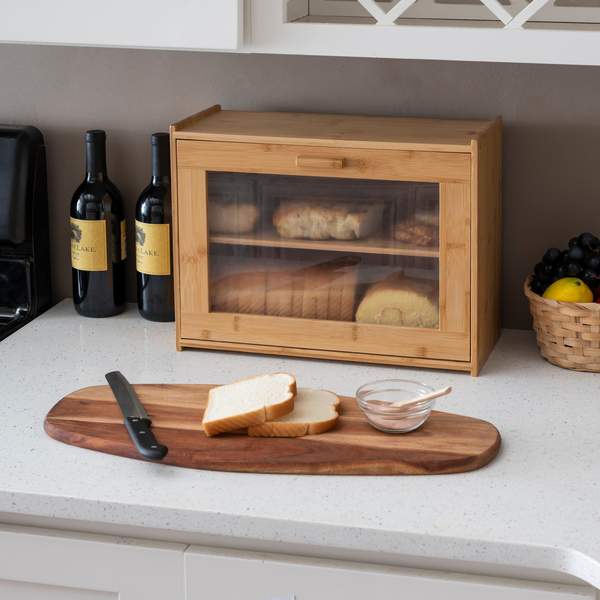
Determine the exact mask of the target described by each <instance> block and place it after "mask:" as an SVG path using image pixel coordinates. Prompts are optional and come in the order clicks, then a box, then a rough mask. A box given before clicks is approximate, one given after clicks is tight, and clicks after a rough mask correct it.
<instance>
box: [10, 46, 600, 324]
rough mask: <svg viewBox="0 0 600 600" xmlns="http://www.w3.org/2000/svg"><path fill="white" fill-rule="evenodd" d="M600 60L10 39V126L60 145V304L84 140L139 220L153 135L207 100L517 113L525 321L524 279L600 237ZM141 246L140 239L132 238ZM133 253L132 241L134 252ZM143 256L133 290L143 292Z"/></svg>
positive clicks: (513, 284) (513, 270)
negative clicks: (584, 234)
mask: <svg viewBox="0 0 600 600" xmlns="http://www.w3.org/2000/svg"><path fill="white" fill-rule="evenodd" d="M598 75H600V68H598V67H566V66H565V67H563V66H543V65H511V64H483V63H481V64H480V63H452V62H431V61H399V60H383V59H381V60H377V59H346V58H344V59H339V58H323V57H295V56H287V57H286V56H260V55H233V54H205V53H195V52H188V53H185V52H163V51H150V50H116V49H92V48H61V47H41V46H9V45H2V46H0V78H1V81H2V101H1V103H0V122H4V123H27V124H31V125H35V126H37V127H39V128H40V129H41V130H42V131H43V132H44V134H45V138H46V142H47V146H48V169H49V174H48V178H49V195H50V227H51V229H50V230H51V236H52V239H51V244H52V269H53V278H54V293H55V295H56V299H59V298H62V297H65V296H68V295H70V294H71V273H70V260H69V252H70V250H69V231H68V217H67V216H68V210H69V202H70V199H71V194H72V191H73V189H74V187H75V186H76V185H77V184H78V182H79V179H80V177H81V172H82V169H83V161H84V157H83V152H82V149H81V136H82V134H83V132H84V130H86V129H91V128H102V129H106V130H107V131H108V132H109V146H108V150H109V159H108V160H109V164H108V167H109V174H110V176H111V179H113V180H114V181H115V182H116V183H117V184H118V186H119V188H120V189H121V191H122V193H123V196H124V199H125V205H126V206H125V209H126V213H127V217H128V219H129V220H130V222H131V223H132V222H133V214H134V207H135V202H136V200H137V196H138V194H139V191H140V190H141V189H142V188H143V187H144V185H145V184H146V182H147V179H148V176H149V168H148V165H149V164H150V156H149V155H150V148H149V145H148V143H147V141H148V136H149V134H150V133H151V132H153V131H160V130H164V129H165V127H166V126H167V125H168V124H169V123H171V122H172V121H175V120H176V119H178V118H180V117H181V115H185V114H190V113H192V112H194V111H195V110H197V108H198V107H199V106H207V105H210V104H213V103H215V102H221V103H222V104H223V105H224V106H226V107H229V108H238V109H241V108H248V109H252V110H292V111H310V112H336V113H364V114H375V115H413V116H430V117H450V118H490V117H495V116H497V115H501V116H502V117H503V120H504V159H503V160H504V240H503V243H504V275H503V281H504V283H503V290H504V325H505V326H507V327H520V328H526V327H528V325H529V315H528V308H527V304H526V301H525V299H524V298H523V297H522V294H521V287H522V281H523V279H524V278H525V276H526V275H527V273H528V272H529V270H530V268H531V265H532V264H534V263H535V261H536V259H537V257H538V255H539V254H540V253H541V252H542V251H543V250H544V249H545V248H547V247H549V246H551V245H558V246H561V245H564V243H565V242H566V239H568V237H569V235H570V234H571V233H572V232H573V231H583V230H591V231H595V232H599V231H600V210H599V208H600V169H599V168H598V161H599V157H600V77H599V76H598ZM129 237H130V243H131V244H132V243H133V236H132V235H131V232H130V236H129ZM130 255H131V256H133V248H130ZM133 263H134V261H130V262H129V274H128V281H127V283H128V295H129V299H130V300H132V301H133V300H134V299H135V276H134V264H133Z"/></svg>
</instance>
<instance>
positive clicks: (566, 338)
mask: <svg viewBox="0 0 600 600" xmlns="http://www.w3.org/2000/svg"><path fill="white" fill-rule="evenodd" d="M530 281H531V277H528V278H527V280H526V281H525V286H524V291H525V296H527V298H528V299H529V310H530V311H531V316H532V317H533V329H534V330H535V335H536V337H537V343H538V346H539V348H540V352H541V353H542V356H543V357H544V358H545V359H546V360H547V361H548V362H551V363H552V364H554V365H558V366H559V367H564V368H565V369H575V370H576V371H592V372H594V373H600V304H595V303H593V302H590V303H579V302H557V301H556V300H547V299H546V298H542V296H539V295H538V294H535V293H534V292H532V291H531V288H530V287H529V284H530Z"/></svg>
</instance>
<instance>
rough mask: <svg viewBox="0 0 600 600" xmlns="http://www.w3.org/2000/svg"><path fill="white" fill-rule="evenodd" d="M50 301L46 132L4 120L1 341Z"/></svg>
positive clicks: (0, 131) (0, 150)
mask: <svg viewBox="0 0 600 600" xmlns="http://www.w3.org/2000/svg"><path fill="white" fill-rule="evenodd" d="M50 302H51V289H50V250H49V240H48V194H47V189H46V152H45V147H44V137H43V136H42V134H41V132H40V131H39V130H38V129H36V128H35V127H21V126H13V125H0V340H3V339H4V338H5V337H6V336H8V335H10V334H11V333H13V332H14V331H15V330H17V329H18V328H19V327H21V326H22V325H24V324H25V323H27V322H28V321H31V319H33V318H35V317H37V316H38V315H39V314H40V313H41V312H43V311H44V310H46V309H47V308H48V307H49V306H50Z"/></svg>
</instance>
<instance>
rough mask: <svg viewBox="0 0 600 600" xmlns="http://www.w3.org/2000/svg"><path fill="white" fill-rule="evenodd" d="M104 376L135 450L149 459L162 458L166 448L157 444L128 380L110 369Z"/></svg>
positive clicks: (141, 406) (144, 412)
mask: <svg viewBox="0 0 600 600" xmlns="http://www.w3.org/2000/svg"><path fill="white" fill-rule="evenodd" d="M105 377H106V381H108V385H110V389H111V390H112V393H113V394H114V395H115V398H116V400H117V404H118V405H119V407H120V408H121V412H122V413H123V416H124V417H125V421H124V423H125V427H127V431H128V433H129V437H130V438H131V440H132V442H133V443H134V444H135V447H136V449H137V451H138V452H139V453H140V454H141V455H142V456H143V457H144V458H147V459H149V460H161V459H163V458H164V457H165V456H166V455H167V452H168V448H167V447H166V446H163V445H162V444H159V443H158V442H157V440H156V438H155V437H154V433H152V430H151V428H150V426H151V425H152V421H151V420H150V417H149V416H148V413H147V412H146V409H145V408H144V407H143V405H142V403H141V402H140V401H139V398H138V397H137V396H136V393H135V391H134V389H133V387H132V386H131V384H130V383H129V381H127V379H125V376H124V375H123V373H121V372H120V371H111V372H110V373H107V374H106V375H105Z"/></svg>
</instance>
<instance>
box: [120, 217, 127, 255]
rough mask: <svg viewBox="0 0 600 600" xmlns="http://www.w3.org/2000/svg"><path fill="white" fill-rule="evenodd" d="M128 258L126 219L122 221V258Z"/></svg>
mask: <svg viewBox="0 0 600 600" xmlns="http://www.w3.org/2000/svg"><path fill="white" fill-rule="evenodd" d="M126 258H127V224H126V223H125V219H123V220H122V221H121V260H125V259H126Z"/></svg>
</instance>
